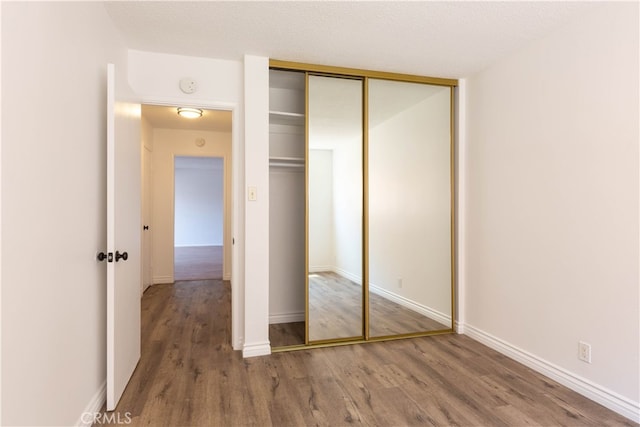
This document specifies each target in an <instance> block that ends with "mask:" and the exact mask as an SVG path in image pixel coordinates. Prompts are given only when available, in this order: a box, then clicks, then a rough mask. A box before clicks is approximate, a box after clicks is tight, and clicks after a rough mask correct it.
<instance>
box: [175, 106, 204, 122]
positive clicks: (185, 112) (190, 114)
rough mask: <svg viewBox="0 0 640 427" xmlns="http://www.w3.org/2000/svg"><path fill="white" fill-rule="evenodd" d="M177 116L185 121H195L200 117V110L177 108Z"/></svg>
mask: <svg viewBox="0 0 640 427" xmlns="http://www.w3.org/2000/svg"><path fill="white" fill-rule="evenodd" d="M178 115H180V116H182V117H185V118H187V119H197V118H199V117H202V110H201V109H199V108H188V107H178Z"/></svg>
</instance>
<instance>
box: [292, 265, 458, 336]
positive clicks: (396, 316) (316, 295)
mask: <svg viewBox="0 0 640 427" xmlns="http://www.w3.org/2000/svg"><path fill="white" fill-rule="evenodd" d="M369 318H370V326H369V334H370V335H371V336H372V337H380V336H387V335H399V334H407V333H411V332H424V331H437V330H444V329H450V328H451V326H450V325H448V326H447V325H443V324H441V323H439V322H437V321H435V320H433V319H430V318H428V317H426V316H423V315H422V314H420V313H417V312H415V311H413V310H410V309H408V308H406V307H403V306H401V305H400V304H397V303H395V302H393V301H390V300H388V299H386V298H383V297H382V296H380V295H377V294H374V293H369ZM309 325H310V326H309V339H310V340H311V341H315V340H326V339H332V338H346V337H359V336H362V288H361V285H358V284H357V283H354V282H352V281H351V280H349V279H347V278H345V277H342V276H340V275H339V274H336V273H333V272H321V273H314V274H310V275H309ZM303 342H304V340H303Z"/></svg>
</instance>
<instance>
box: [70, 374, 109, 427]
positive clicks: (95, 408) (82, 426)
mask: <svg viewBox="0 0 640 427" xmlns="http://www.w3.org/2000/svg"><path fill="white" fill-rule="evenodd" d="M106 401H107V380H104V381H103V382H102V384H101V385H100V387H98V391H96V393H95V394H94V395H93V397H92V398H91V400H90V401H89V403H88V404H87V406H86V407H85V408H84V411H82V414H80V416H79V417H78V421H76V423H75V425H76V426H78V427H90V426H91V425H93V421H94V418H93V415H92V416H91V417H89V416H88V415H85V414H95V413H98V412H100V410H102V406H103V405H104V404H105V402H106Z"/></svg>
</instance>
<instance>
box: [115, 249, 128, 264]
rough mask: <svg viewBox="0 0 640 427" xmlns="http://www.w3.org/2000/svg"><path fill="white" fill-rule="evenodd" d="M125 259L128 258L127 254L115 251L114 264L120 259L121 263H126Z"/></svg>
mask: <svg viewBox="0 0 640 427" xmlns="http://www.w3.org/2000/svg"><path fill="white" fill-rule="evenodd" d="M127 258H129V254H128V253H126V252H122V253H120V251H116V262H118V261H120V259H122V260H123V261H126V260H127Z"/></svg>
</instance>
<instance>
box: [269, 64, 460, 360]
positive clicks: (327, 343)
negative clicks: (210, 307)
mask: <svg viewBox="0 0 640 427" xmlns="http://www.w3.org/2000/svg"><path fill="white" fill-rule="evenodd" d="M269 69H276V70H284V71H299V72H304V73H305V155H304V159H305V160H304V161H305V342H304V344H300V345H291V346H283V347H274V348H272V352H273V353H277V352H282V351H293V350H302V349H308V348H318V347H334V346H340V345H348V344H361V343H367V342H381V341H391V340H397V339H404V338H413V337H422V336H431V335H442V334H449V333H454V332H455V324H456V314H457V313H456V280H457V278H456V265H457V263H456V221H455V220H456V203H455V195H456V186H455V184H456V181H455V154H456V151H455V107H456V104H455V88H456V87H457V86H458V80H457V79H447V78H439V77H426V76H417V75H412V74H401V73H389V72H383V71H371V70H362V69H357V68H345V67H333V66H327V65H318V64H305V63H300V62H291V61H280V60H276V59H270V60H269ZM310 75H320V76H327V77H340V78H351V79H361V80H362V84H363V92H362V107H363V109H362V131H363V134H362V135H363V141H362V144H363V147H362V161H363V163H362V174H363V197H362V203H363V206H362V207H363V210H362V213H363V218H362V228H363V229H362V260H363V262H362V294H363V297H362V299H363V301H362V302H363V306H362V307H363V313H362V319H363V325H362V329H363V331H362V337H363V338H359V337H354V338H339V339H334V340H324V341H314V342H313V343H310V342H309V212H308V211H309V168H308V164H309V76H310ZM370 78H373V79H381V80H393V81H399V82H409V83H422V84H429V85H435V86H447V87H449V88H450V102H449V105H450V112H449V123H450V143H449V145H450V168H449V169H450V183H449V192H450V199H451V206H450V210H451V219H450V229H451V327H450V328H448V329H442V330H436V331H423V332H411V333H403V334H398V335H393V336H382V337H373V338H372V337H371V336H370V333H369V197H368V195H369V179H368V174H369V167H368V165H369V163H368V160H369V159H368V156H369V79H370Z"/></svg>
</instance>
